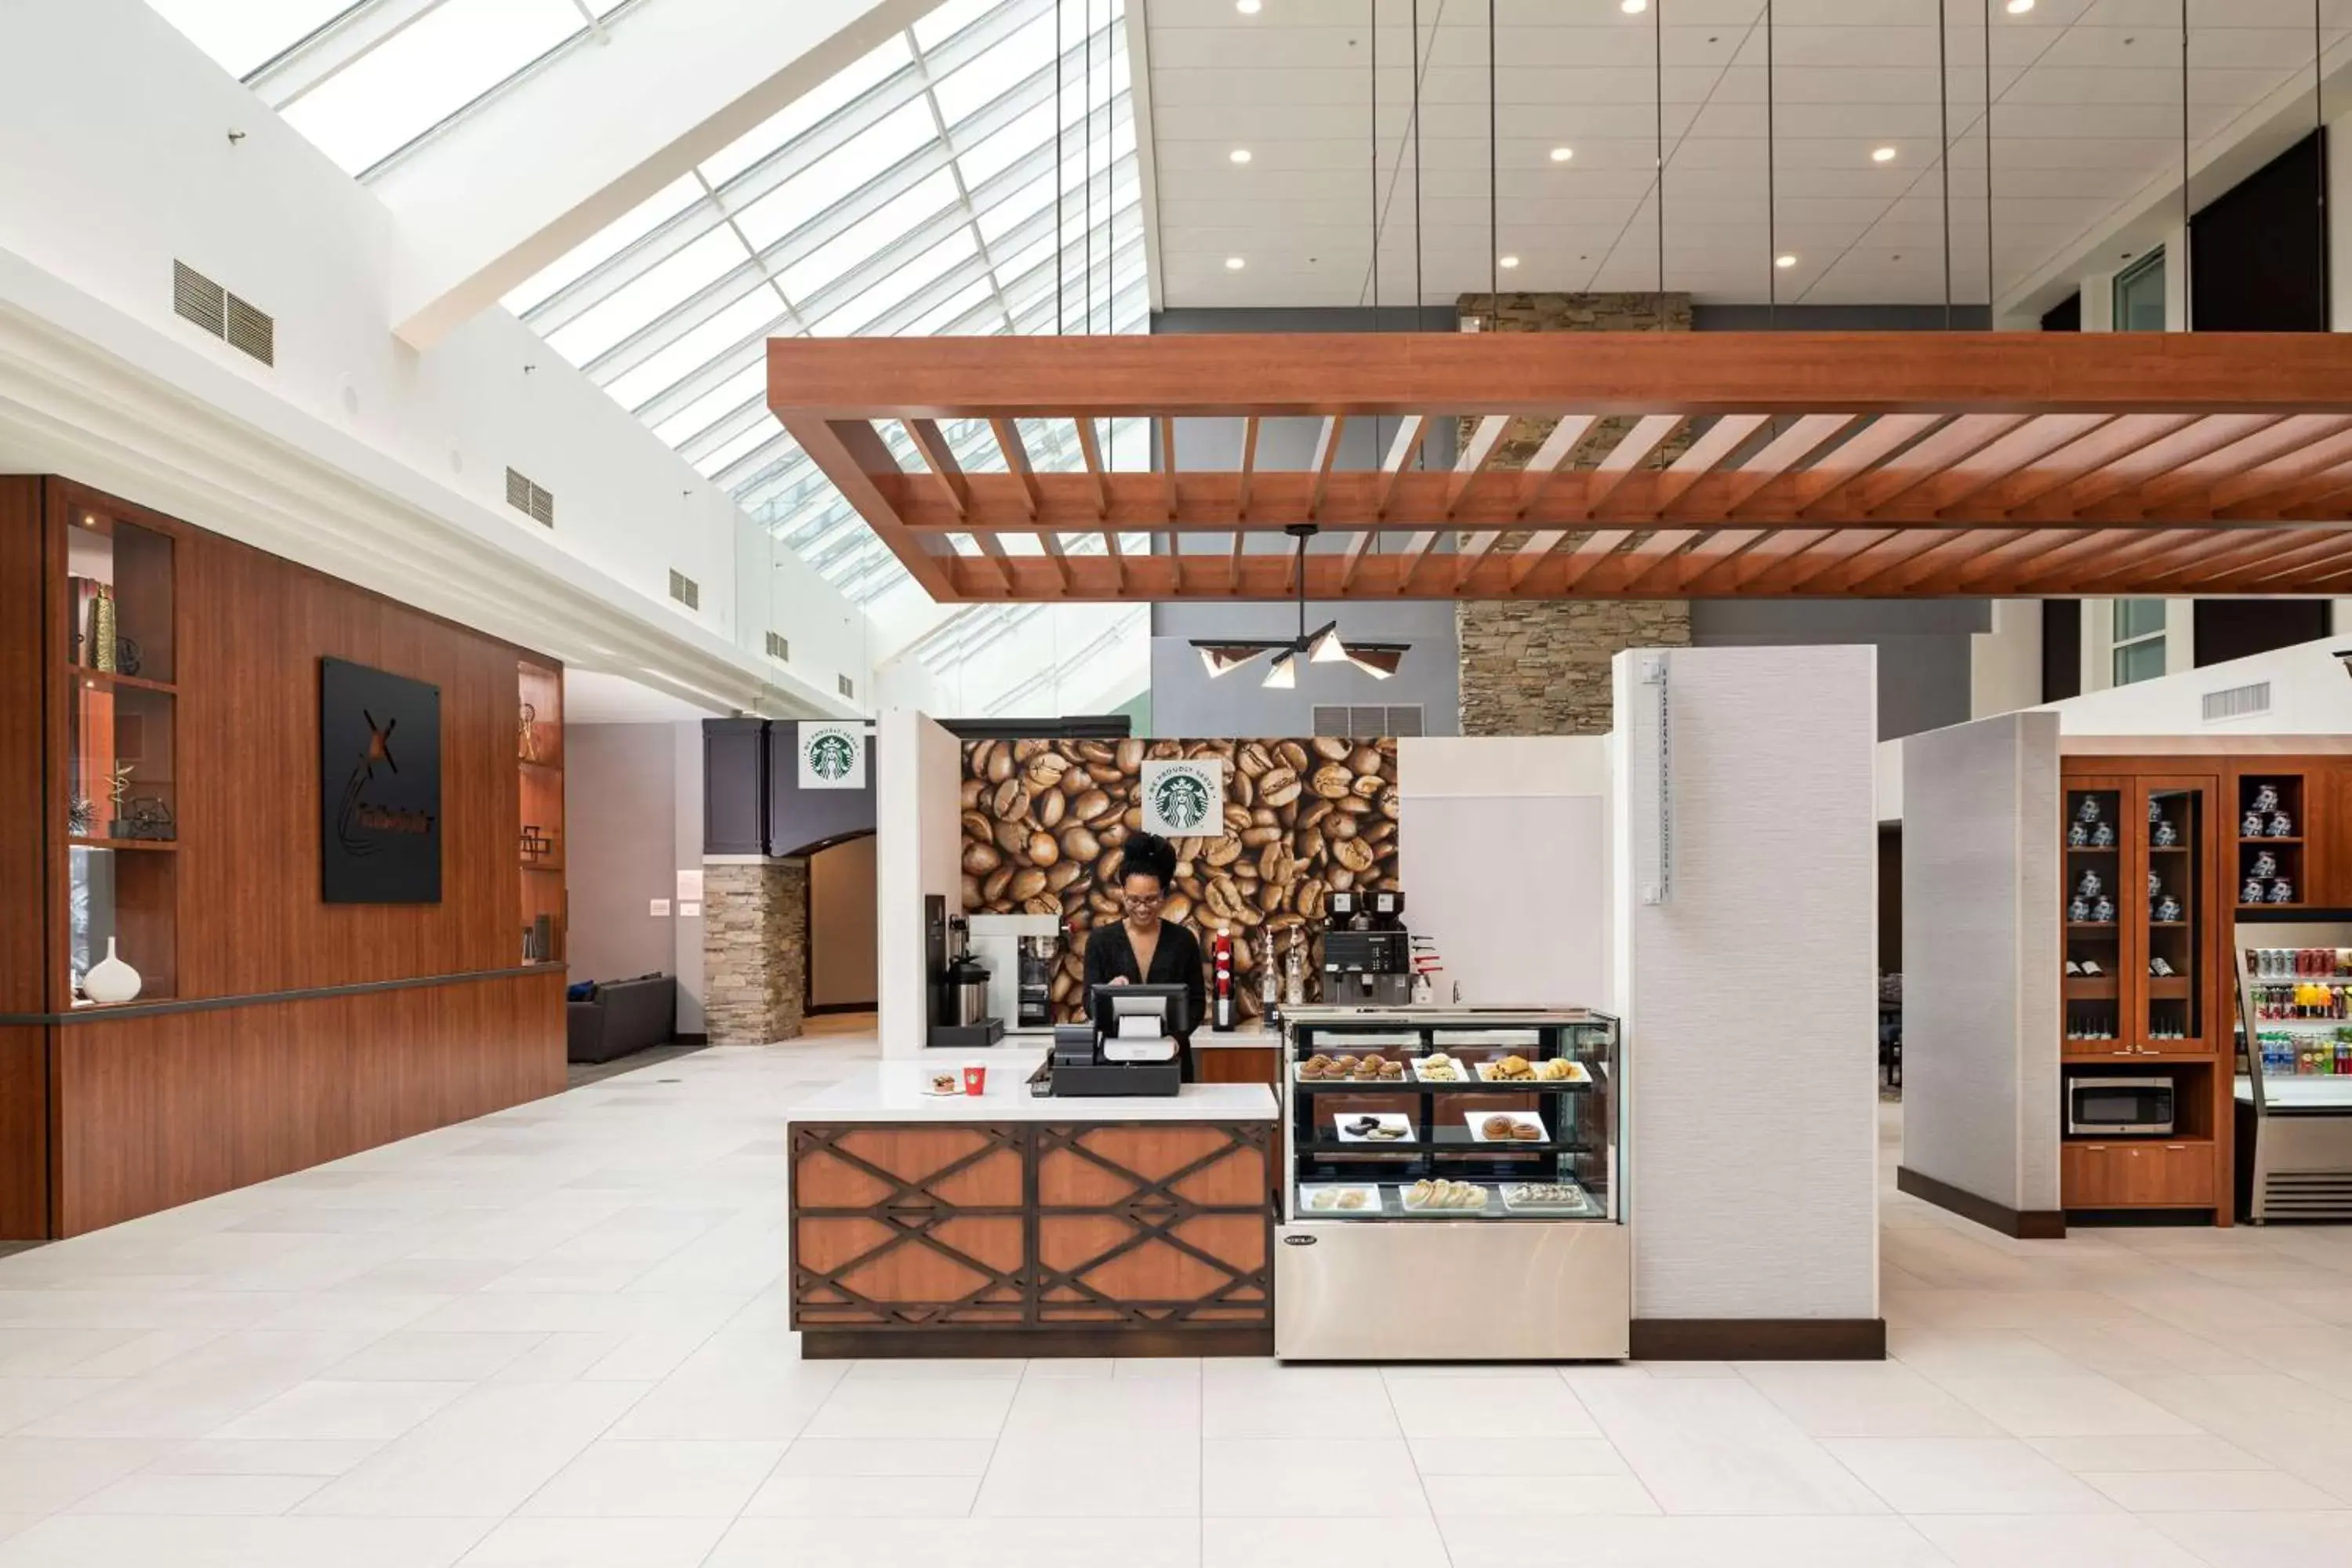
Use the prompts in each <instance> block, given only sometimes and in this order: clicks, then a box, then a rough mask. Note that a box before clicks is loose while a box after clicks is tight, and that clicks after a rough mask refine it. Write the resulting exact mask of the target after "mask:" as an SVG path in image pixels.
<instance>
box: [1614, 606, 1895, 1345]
mask: <svg viewBox="0 0 2352 1568" xmlns="http://www.w3.org/2000/svg"><path fill="white" fill-rule="evenodd" d="M1652 657H1659V655H1658V654H1657V653H1656V651H1655V650H1648V649H1644V650H1641V651H1640V652H1637V653H1626V654H1620V655H1619V656H1618V657H1617V659H1616V665H1615V679H1616V703H1617V711H1618V712H1619V713H1621V714H1626V713H1631V712H1633V710H1634V707H1635V705H1636V704H1638V703H1640V702H1641V701H1643V699H1644V698H1645V697H1646V696H1647V695H1648V691H1647V689H1645V688H1642V687H1641V686H1639V684H1638V681H1637V679H1636V676H1635V661H1636V660H1637V659H1642V658H1652ZM1663 657H1664V658H1665V659H1666V661H1667V671H1668V690H1669V702H1670V723H1671V730H1670V751H1671V770H1672V772H1671V795H1672V798H1671V803H1670V805H1671V813H1672V826H1673V839H1674V851H1673V861H1672V870H1673V881H1672V890H1671V894H1670V896H1669V899H1668V901H1666V902H1665V903H1663V904H1659V905H1654V906H1651V905H1644V904H1642V903H1640V902H1639V901H1637V900H1627V901H1626V902H1624V903H1623V904H1621V906H1620V907H1621V908H1622V909H1623V910H1625V911H1626V913H1625V920H1624V938H1623V944H1622V947H1623V951H1622V963H1623V967H1624V970H1625V973H1626V976H1627V990H1626V994H1625V996H1624V1007H1623V1010H1624V1012H1625V1014H1626V1016H1627V1040H1628V1047H1629V1053H1630V1069H1629V1073H1628V1083H1627V1089H1628V1096H1629V1100H1630V1104H1631V1109H1632V1131H1631V1135H1630V1143H1631V1149H1630V1152H1631V1167H1632V1179H1631V1181H1630V1182H1629V1183H1628V1184H1627V1191H1628V1197H1629V1200H1630V1204H1631V1208H1632V1214H1633V1242H1634V1284H1633V1306H1634V1314H1635V1316H1636V1317H1638V1318H1644V1319H1690V1318H1833V1319H1867V1318H1874V1317H1876V1316H1877V1315H1878V1190H1877V1180H1876V1172H1875V1150H1876V1137H1877V1135H1876V1128H1877V1102H1878V1095H1877V1067H1876V1061H1877V1053H1876V1031H1877V1004H1876V982H1875V973H1874V941H1875V902H1876V889H1877V837H1876V828H1875V826H1874V820H1875V813H1874V807H1873V765H1872V751H1873V746H1874V742H1875V740H1876V738H1877V737H1876V712H1877V694H1876V691H1875V675H1874V658H1873V654H1872V650H1870V649H1869V648H1866V647H1757V648H1687V649H1675V650H1672V651H1669V652H1666V653H1664V655H1663ZM1619 739H1620V740H1621V741H1622V739H1623V737H1622V735H1621V736H1620V737H1619ZM1640 750H1641V748H1637V747H1633V746H1621V747H1619V748H1618V752H1619V755H1618V756H1617V758H1616V761H1615V763H1614V766H1615V768H1616V772H1617V778H1618V792H1619V793H1618V799H1619V801H1620V802H1621V805H1620V807H1619V809H1618V810H1617V811H1616V813H1615V814H1614V816H1615V818H1616V826H1617V836H1618V838H1619V841H1620V843H1621V846H1622V843H1623V842H1624V840H1625V834H1624V831H1623V828H1624V824H1625V823H1626V822H1627V821H1628V820H1629V819H1631V818H1633V817H1635V816H1641V815H1642V814H1643V811H1645V810H1647V809H1650V806H1649V805H1644V801H1645V800H1646V801H1648V802H1650V803H1652V804H1654V801H1655V796H1656V793H1657V788H1658V784H1657V779H1656V775H1655V773H1654V772H1653V771H1651V770H1650V769H1647V768H1643V769H1636V768H1634V767H1633V765H1632V763H1631V762H1630V761H1629V760H1628V759H1629V757H1630V755H1631V754H1632V753H1634V752H1638V751H1640ZM1637 774H1640V775H1643V776H1636V775H1637ZM1619 880H1620V881H1621V882H1622V881H1623V880H1624V879H1623V878H1622V877H1621V878H1620V879H1619ZM1640 880H1641V878H1640V877H1639V876H1636V877H1635V878H1634V883H1635V885H1637V886H1638V883H1639V881H1640Z"/></svg>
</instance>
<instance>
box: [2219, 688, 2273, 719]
mask: <svg viewBox="0 0 2352 1568" xmlns="http://www.w3.org/2000/svg"><path fill="white" fill-rule="evenodd" d="M2270 710H2271V683H2270V682H2269V681H2267V680H2257V681H2253V682H2252V683H2251V684H2249V685H2245V686H2232V687H2229V688H2227V689H2223V690H2221V691H2209V692H2207V693H2206V694H2205V722H2207V723H2208V724H2210V723H2213V722H2214V721H2217V720H2221V719H2243V718H2245V717H2246V716H2247V715H2249V714H2252V713H2267V712H2269V711H2270Z"/></svg>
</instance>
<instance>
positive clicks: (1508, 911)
mask: <svg viewBox="0 0 2352 1568" xmlns="http://www.w3.org/2000/svg"><path fill="white" fill-rule="evenodd" d="M1397 795H1398V798H1399V802H1400V805H1401V812H1400V815H1399V817H1398V821H1397V845H1398V850H1397V853H1398V856H1399V858H1400V866H1399V871H1400V874H1401V876H1402V879H1403V881H1404V895H1405V910H1404V912H1405V924H1406V925H1407V926H1409V927H1411V928H1412V931H1413V934H1414V935H1416V936H1425V937H1428V938H1429V939H1430V940H1431V941H1432V942H1434V943H1435V944H1436V947H1437V952H1438V955H1439V956H1440V957H1441V958H1442V959H1444V963H1445V969H1444V973H1442V974H1441V975H1439V977H1438V983H1439V985H1440V987H1441V989H1440V991H1439V994H1438V1000H1439V1001H1441V1002H1442V1001H1445V1000H1448V999H1449V998H1450V996H1451V994H1452V987H1453V986H1454V984H1455V983H1457V982H1458V983H1459V984H1460V985H1461V987H1462V1000H1463V1001H1464V1002H1465V1003H1473V1004H1476V1005H1481V1006H1522V1005H1524V1006H1536V1005H1543V1006H1582V1007H1599V1008H1601V1009H1603V1010H1613V1005H1614V1004H1613V998H1614V996H1615V987H1614V986H1613V984H1612V975H1611V973H1610V964H1609V943H1610V936H1609V911H1610V904H1611V897H1610V877H1609V742H1608V741H1607V739H1606V738H1604V737H1600V736H1577V735H1528V736H1497V737H1492V738H1479V739H1465V738H1462V737H1456V736H1434V737H1427V738H1419V739H1408V740H1403V741H1400V742H1397Z"/></svg>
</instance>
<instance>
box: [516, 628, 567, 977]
mask: <svg viewBox="0 0 2352 1568" xmlns="http://www.w3.org/2000/svg"><path fill="white" fill-rule="evenodd" d="M515 800H516V807H517V812H516V823H515V828H516V834H515V844H516V860H517V863H518V865H519V866H520V903H519V906H518V908H519V910H520V927H519V929H520V961H521V962H522V963H527V964H530V963H546V964H561V963H563V960H564V954H565V951H566V942H565V938H566V929H565V928H566V916H567V913H568V910H567V908H566V900H565V893H564V885H563V853H564V848H565V843H564V831H563V678H562V674H561V672H559V671H557V670H553V669H550V668H547V667H546V666H544V665H537V664H532V663H530V662H528V661H525V662H522V663H520V664H518V665H517V666H516V667H515Z"/></svg>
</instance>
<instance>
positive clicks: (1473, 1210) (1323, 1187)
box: [1294, 1181, 1607, 1221]
mask: <svg viewBox="0 0 2352 1568" xmlns="http://www.w3.org/2000/svg"><path fill="white" fill-rule="evenodd" d="M1427 1185H1428V1184H1415V1183H1407V1182H1380V1183H1373V1182H1301V1183H1300V1184H1298V1188H1297V1193H1296V1194H1295V1198H1296V1203H1295V1205H1294V1212H1296V1213H1297V1215H1298V1216H1299V1217H1300V1218H1302V1219H1318V1220H1322V1219H1332V1220H1358V1221H1361V1220H1447V1219H1454V1220H1462V1219H1475V1220H1541V1219H1604V1218H1606V1217H1607V1214H1606V1212H1605V1211H1604V1210H1603V1209H1602V1208H1601V1205H1600V1204H1599V1203H1598V1202H1596V1201H1595V1200H1594V1198H1593V1196H1592V1194H1590V1193H1588V1192H1586V1191H1584V1189H1583V1188H1581V1187H1578V1186H1574V1185H1573V1184H1567V1185H1563V1184H1558V1183H1552V1184H1542V1183H1529V1182H1510V1181H1504V1182H1467V1183H1457V1184H1455V1187H1456V1189H1457V1193H1456V1194H1447V1195H1445V1196H1443V1197H1441V1196H1437V1195H1432V1196H1431V1197H1430V1198H1429V1200H1428V1201H1426V1202H1424V1203H1423V1204H1419V1205H1416V1204H1414V1203H1412V1202H1409V1201H1408V1200H1409V1199H1410V1198H1411V1197H1412V1194H1414V1193H1415V1192H1416V1191H1417V1190H1420V1189H1421V1188H1423V1187H1426V1186H1427ZM1465 1186H1467V1187H1475V1188H1476V1189H1477V1192H1478V1202H1477V1203H1475V1205H1474V1204H1466V1203H1462V1202H1460V1201H1459V1198H1458V1189H1459V1188H1461V1187H1465ZM1327 1194H1328V1196H1327ZM1351 1194H1352V1196H1353V1206H1350V1207H1342V1206H1341V1205H1343V1204H1347V1203H1349V1200H1350V1196H1351Z"/></svg>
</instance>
